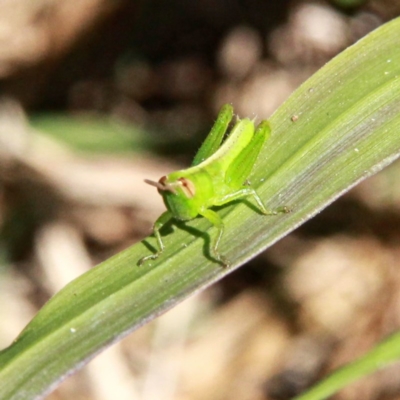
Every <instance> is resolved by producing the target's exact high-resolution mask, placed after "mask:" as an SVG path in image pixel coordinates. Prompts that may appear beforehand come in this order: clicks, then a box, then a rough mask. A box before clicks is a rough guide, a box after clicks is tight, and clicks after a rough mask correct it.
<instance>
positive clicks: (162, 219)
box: [137, 211, 173, 267]
mask: <svg viewBox="0 0 400 400" xmlns="http://www.w3.org/2000/svg"><path fill="white" fill-rule="evenodd" d="M172 218H173V217H172V214H171V213H170V212H169V211H165V212H163V213H162V214H161V215H160V216H159V217H158V218H157V220H156V222H155V223H154V225H153V234H154V236H155V238H156V240H157V247H158V251H157V252H156V253H155V254H151V255H149V256H145V257H142V258H141V259H140V260H139V261H138V263H137V265H138V266H139V267H140V266H141V265H143V264H144V263H145V262H146V261H148V260H155V259H157V258H158V257H159V256H160V254H161V253H162V252H163V251H164V248H165V246H164V243H163V241H162V239H161V235H160V229H161V228H162V227H163V226H164V225H165V224H166V223H167V222H169V221H170V220H171V219H172Z"/></svg>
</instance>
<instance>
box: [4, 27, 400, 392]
mask: <svg viewBox="0 0 400 400" xmlns="http://www.w3.org/2000/svg"><path fill="white" fill-rule="evenodd" d="M399 37H400V19H396V20H394V21H392V22H390V23H388V24H386V25H384V26H382V27H381V28H380V29H378V30H376V31H375V32H373V33H372V34H370V35H368V36H367V37H366V38H365V39H363V40H361V41H359V42H358V43H357V44H356V45H354V46H352V47H351V48H349V49H347V50H346V51H344V52H343V53H342V54H340V55H339V56H338V57H337V58H335V59H334V60H333V61H332V62H330V63H329V64H327V65H326V66H325V67H324V68H322V69H321V70H320V71H319V72H318V73H316V74H315V75H314V76H313V77H312V78H311V79H309V80H308V81H307V82H306V83H305V84H304V85H302V86H301V87H300V88H299V89H298V90H297V91H296V92H295V93H294V94H293V95H292V96H291V97H290V99H289V100H288V101H287V102H286V103H285V104H284V105H283V106H282V107H280V108H279V110H278V111H277V112H276V113H275V114H274V116H273V117H272V118H271V125H272V137H271V139H270V140H269V141H268V143H267V145H266V146H265V147H264V148H263V150H262V152H261V155H260V157H259V160H258V162H257V164H256V166H255V168H254V170H253V171H254V173H253V174H252V176H251V177H250V181H251V183H252V185H253V186H254V187H255V188H257V190H258V193H259V194H260V196H261V197H262V198H263V199H264V201H265V202H266V205H267V207H269V208H276V207H278V206H282V205H288V206H290V207H291V208H292V209H293V212H292V213H290V214H287V215H280V216H276V217H264V216H261V215H259V214H258V213H256V212H255V211H254V210H253V209H251V208H249V207H248V206H247V205H245V204H243V203H240V204H235V205H232V206H229V207H225V208H223V209H222V210H220V211H219V214H220V215H221V216H222V217H223V219H224V223H225V226H226V234H225V235H224V237H223V241H222V243H221V247H220V251H221V253H222V254H224V255H226V256H227V258H228V259H229V260H231V261H232V267H231V268H229V269H223V268H221V266H220V265H219V264H216V263H213V262H211V261H210V259H209V258H207V257H206V254H205V250H204V249H206V248H207V245H206V244H205V241H204V239H207V238H208V234H207V232H208V231H210V229H211V227H210V225H209V224H208V223H207V221H205V220H204V219H197V220H195V221H192V222H190V223H189V224H187V228H186V229H183V227H182V229H175V230H174V232H173V233H170V234H168V235H166V236H165V237H164V239H165V245H166V250H165V252H164V253H163V254H162V256H161V257H160V258H159V259H158V260H157V262H154V263H149V264H147V265H146V266H144V267H142V268H138V267H136V263H137V261H138V259H139V258H140V257H142V256H144V255H147V254H149V248H148V245H151V246H154V244H155V243H154V238H148V239H147V242H146V243H147V245H146V244H145V243H139V244H137V245H135V246H133V247H131V248H129V249H127V250H125V251H123V252H122V253H120V254H118V255H116V256H114V257H112V258H111V259H109V260H107V261H106V262H104V263H102V264H100V265H99V266H98V267H96V268H94V269H92V270H91V271H89V272H88V273H86V274H84V275H83V276H81V277H80V278H78V279H76V280H75V281H73V282H72V283H70V284H69V285H67V286H66V287H65V288H64V289H63V290H61V291H60V292H59V293H58V294H57V295H56V296H54V298H53V299H51V300H50V301H49V302H48V303H47V304H46V306H45V307H43V309H42V310H41V311H40V312H39V313H38V314H37V316H36V317H35V318H34V319H33V321H32V322H31V323H30V324H29V325H28V326H27V328H26V329H25V330H24V331H23V332H22V334H21V335H20V336H19V337H18V339H17V340H16V341H15V342H14V343H13V344H12V345H11V346H10V347H9V348H7V349H5V350H4V351H2V352H1V353H0V382H1V384H0V398H1V399H2V400H11V399H14V400H15V399H33V398H38V396H40V395H43V394H44V393H47V392H48V391H49V390H50V389H51V388H52V387H54V386H55V385H56V384H57V382H58V381H60V380H61V379H62V378H63V377H64V376H66V375H67V374H70V373H72V372H73V371H74V369H76V368H79V367H80V366H81V365H82V364H83V363H85V362H86V361H87V360H88V359H90V358H91V357H93V356H94V355H95V354H96V353H97V352H99V351H100V350H101V349H102V348H104V347H106V346H108V345H109V344H110V343H112V342H115V341H117V340H118V339H119V338H121V337H123V336H125V335H127V334H128V333H129V332H131V331H132V330H133V329H135V328H137V327H139V326H141V325H142V324H144V323H145V322H147V321H148V320H150V319H152V318H154V317H155V316H157V315H159V314H160V313H162V312H163V311H165V310H167V309H168V308H170V307H172V306H173V305H174V304H176V303H177V302H179V301H181V300H182V299H183V298H185V297H187V296H189V295H190V294H192V293H194V292H196V291H198V290H200V289H201V288H204V287H206V286H208V285H210V284H211V283H212V282H214V281H216V280H218V279H220V278H221V277H223V276H224V275H226V274H227V273H228V272H229V271H230V270H231V269H233V268H237V267H238V266H240V265H241V264H243V263H244V262H245V261H246V260H248V259H249V258H251V257H253V256H254V255H255V254H257V253H259V252H261V251H262V250H264V249H265V248H267V247H268V246H270V245H271V244H273V243H274V242H276V241H277V240H278V239H279V238H281V237H282V236H284V235H285V234H287V233H288V232H290V231H292V230H293V229H294V228H296V227H297V226H298V225H300V224H301V223H302V222H304V221H305V220H307V219H309V218H310V217H311V216H313V215H314V214H316V213H318V212H319V211H320V210H321V209H322V208H323V207H325V206H326V205H327V204H329V203H331V202H332V201H333V200H334V199H335V198H337V197H338V196H339V195H340V194H342V193H343V192H345V191H346V190H348V189H349V188H350V187H352V186H354V185H355V184H356V183H357V182H359V181H360V180H362V179H363V178H365V177H367V176H370V175H371V174H373V173H375V172H376V171H378V170H380V169H382V168H383V167H384V166H386V165H387V164H389V163H390V162H391V161H393V160H394V159H396V158H397V157H398V156H399V152H400V95H399V94H400V46H399V45H398V42H399V39H398V38H399ZM294 115H296V116H297V119H296V118H293V120H292V118H291V117H292V116H294ZM138 190H140V188H138ZM321 268H323V266H321Z"/></svg>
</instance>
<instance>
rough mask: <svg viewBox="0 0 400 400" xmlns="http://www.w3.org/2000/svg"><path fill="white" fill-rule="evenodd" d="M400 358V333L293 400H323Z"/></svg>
mask: <svg viewBox="0 0 400 400" xmlns="http://www.w3.org/2000/svg"><path fill="white" fill-rule="evenodd" d="M399 358H400V333H396V334H394V335H392V336H390V337H389V338H388V339H386V340H385V341H383V342H382V343H380V344H379V345H378V346H376V347H375V348H374V349H372V350H371V351H369V352H368V353H367V354H366V355H365V356H364V357H361V358H360V359H359V360H357V361H354V362H352V363H350V364H348V365H346V366H344V367H343V368H341V369H339V370H337V371H336V372H334V373H332V374H331V375H330V376H328V377H327V378H326V379H324V380H323V381H321V382H320V383H317V384H316V385H315V386H314V387H313V388H311V389H310V390H309V391H307V392H306V393H304V394H302V395H301V396H298V397H296V398H295V399H293V400H323V399H327V398H328V396H331V395H333V394H334V393H336V392H337V391H338V390H340V389H343V388H344V387H345V386H347V385H348V384H349V383H352V382H354V381H355V380H357V379H359V378H361V377H363V376H366V375H368V374H370V373H371V372H374V371H376V370H378V369H381V368H383V367H385V366H386V365H388V364H390V363H392V362H394V361H397V360H398V359H399Z"/></svg>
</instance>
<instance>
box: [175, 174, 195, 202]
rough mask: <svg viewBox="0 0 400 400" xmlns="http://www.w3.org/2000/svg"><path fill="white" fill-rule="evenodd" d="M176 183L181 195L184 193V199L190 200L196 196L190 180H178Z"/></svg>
mask: <svg viewBox="0 0 400 400" xmlns="http://www.w3.org/2000/svg"><path fill="white" fill-rule="evenodd" d="M178 182H179V183H180V185H181V187H182V190H183V193H185V195H186V197H188V198H189V199H190V198H192V197H193V196H194V195H195V194H196V188H195V186H194V185H193V182H192V181H191V180H190V179H186V178H179V179H178Z"/></svg>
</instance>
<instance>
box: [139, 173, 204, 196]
mask: <svg viewBox="0 0 400 400" xmlns="http://www.w3.org/2000/svg"><path fill="white" fill-rule="evenodd" d="M144 181H145V182H146V183H147V184H149V185H151V186H155V187H156V188H157V190H158V193H160V194H162V192H166V191H167V192H171V193H173V194H177V190H176V189H177V188H178V187H179V188H181V189H182V192H183V193H184V195H185V196H186V197H187V198H189V199H190V198H192V197H193V196H194V195H195V193H196V188H195V186H194V184H193V182H192V181H191V180H190V179H187V178H178V179H177V180H175V181H173V182H168V181H167V177H166V176H163V177H161V178H160V180H159V181H158V182H155V181H151V180H150V179H145V180H144Z"/></svg>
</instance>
